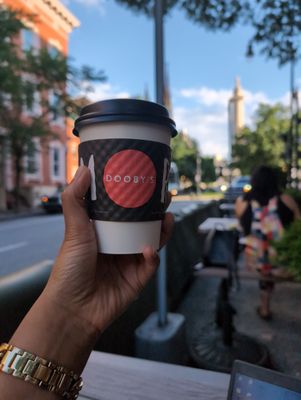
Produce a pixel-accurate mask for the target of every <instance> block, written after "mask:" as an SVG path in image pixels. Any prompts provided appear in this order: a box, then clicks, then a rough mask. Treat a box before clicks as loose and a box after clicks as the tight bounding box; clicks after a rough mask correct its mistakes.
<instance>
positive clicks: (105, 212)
mask: <svg viewBox="0 0 301 400" xmlns="http://www.w3.org/2000/svg"><path fill="white" fill-rule="evenodd" d="M73 133H74V134H75V135H76V136H79V137H80V145H79V160H80V164H81V165H86V166H87V167H88V168H89V169H90V172H91V187H90V190H89V192H88V193H87V196H86V202H87V208H88V212H89V216H90V218H91V220H93V222H94V224H95V229H96V233H97V238H98V250H99V252H100V253H107V254H135V253H141V252H142V251H143V248H144V247H145V246H147V245H150V246H152V247H153V248H154V249H158V248H159V240H160V231H161V221H162V219H163V216H164V211H165V203H166V196H167V188H168V176H169V168H170V139H171V137H173V136H175V135H176V134H177V131H176V127H175V123H174V121H173V120H172V119H170V117H169V114H168V111H167V110H166V108H165V107H163V106H161V105H159V104H156V103H152V102H148V101H143V100H133V99H113V100H105V101H100V102H97V103H93V104H90V105H88V106H86V107H84V108H83V109H82V111H81V114H80V116H79V118H78V119H77V120H76V121H75V126H74V130H73Z"/></svg>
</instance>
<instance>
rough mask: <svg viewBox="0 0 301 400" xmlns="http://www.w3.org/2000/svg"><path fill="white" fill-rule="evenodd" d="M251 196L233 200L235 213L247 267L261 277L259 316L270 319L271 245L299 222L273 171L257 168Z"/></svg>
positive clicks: (295, 208) (252, 179)
mask: <svg viewBox="0 0 301 400" xmlns="http://www.w3.org/2000/svg"><path fill="white" fill-rule="evenodd" d="M251 185H252V189H251V191H250V192H248V193H247V194H245V195H244V196H242V197H239V198H238V199H237V200H236V204H235V212H236V216H237V218H239V221H240V225H241V227H242V228H243V232H244V235H245V236H246V239H247V240H246V249H245V257H246V265H247V268H249V269H253V270H254V269H256V270H257V271H258V272H259V273H260V275H261V279H260V280H259V288H260V305H259V307H258V308H257V313H258V315H259V316H260V317H261V318H263V319H266V320H268V319H270V318H271V310H270V299H271V294H272V291H273V288H274V282H273V280H272V279H270V278H271V275H272V267H273V265H272V262H273V257H274V256H275V250H274V249H273V246H272V242H273V241H277V240H279V239H280V238H281V237H282V234H283V230H284V229H285V228H287V227H288V226H289V225H290V224H291V222H292V221H293V220H294V219H301V214H300V211H299V208H298V205H297V204H296V202H295V201H294V199H293V198H292V197H291V196H289V195H287V194H283V193H281V191H280V190H279V184H278V181H277V177H276V174H275V172H274V170H273V169H272V168H270V167H266V166H261V167H259V168H257V169H256V170H255V171H254V173H253V175H252V178H251Z"/></svg>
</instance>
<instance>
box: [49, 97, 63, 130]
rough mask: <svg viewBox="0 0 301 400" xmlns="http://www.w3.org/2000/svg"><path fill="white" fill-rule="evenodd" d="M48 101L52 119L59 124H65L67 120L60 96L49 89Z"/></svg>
mask: <svg viewBox="0 0 301 400" xmlns="http://www.w3.org/2000/svg"><path fill="white" fill-rule="evenodd" d="M48 102H49V108H50V114H49V117H50V121H52V122H54V123H55V124H58V125H64V124H65V120H64V115H63V114H64V113H63V109H62V105H61V102H60V97H59V96H58V95H57V94H56V93H55V92H54V91H53V90H49V92H48Z"/></svg>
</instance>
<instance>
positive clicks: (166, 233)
mask: <svg viewBox="0 0 301 400" xmlns="http://www.w3.org/2000/svg"><path fill="white" fill-rule="evenodd" d="M173 226H174V217H173V215H172V213H170V212H168V213H166V214H165V216H164V219H163V221H162V228H161V238H160V248H161V247H163V246H165V245H166V243H167V242H168V240H169V239H170V237H171V234H172V230H173Z"/></svg>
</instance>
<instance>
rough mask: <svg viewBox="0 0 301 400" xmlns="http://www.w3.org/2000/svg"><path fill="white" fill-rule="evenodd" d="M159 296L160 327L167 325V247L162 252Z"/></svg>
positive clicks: (159, 272) (158, 278) (158, 275)
mask: <svg viewBox="0 0 301 400" xmlns="http://www.w3.org/2000/svg"><path fill="white" fill-rule="evenodd" d="M157 292H158V293H157V296H158V325H159V326H165V325H166V324H167V299H166V246H165V247H163V248H162V249H161V251H160V266H159V268H158V272H157Z"/></svg>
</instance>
